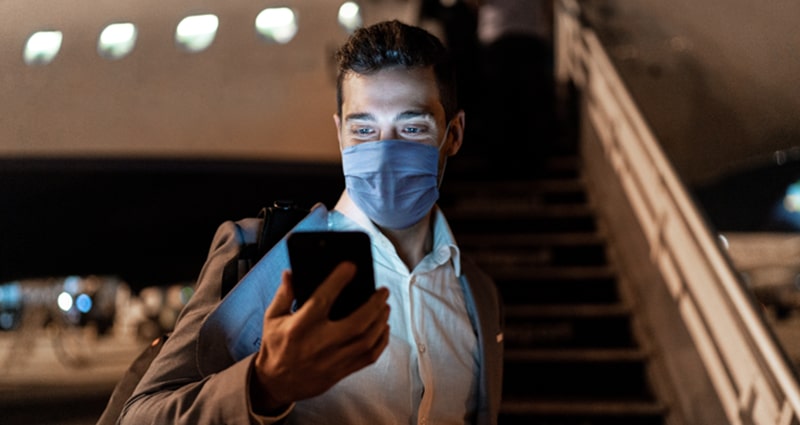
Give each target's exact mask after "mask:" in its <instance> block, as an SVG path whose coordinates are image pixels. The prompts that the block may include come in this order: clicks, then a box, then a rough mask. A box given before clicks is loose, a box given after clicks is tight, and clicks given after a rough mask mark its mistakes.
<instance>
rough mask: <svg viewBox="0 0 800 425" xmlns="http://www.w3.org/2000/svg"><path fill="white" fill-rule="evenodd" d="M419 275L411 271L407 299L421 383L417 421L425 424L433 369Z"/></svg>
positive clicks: (430, 397)
mask: <svg viewBox="0 0 800 425" xmlns="http://www.w3.org/2000/svg"><path fill="white" fill-rule="evenodd" d="M419 279H420V276H419V275H417V274H416V273H412V274H411V277H410V279H409V285H408V288H409V289H408V290H409V300H411V308H410V309H409V310H410V311H411V321H410V323H411V326H410V328H411V329H412V332H413V335H412V336H413V338H414V339H413V341H414V343H415V345H416V356H417V364H418V373H419V379H420V380H421V383H422V395H421V398H420V400H419V410H418V411H417V423H418V424H419V425H426V424H427V423H428V420H429V417H430V413H431V406H432V405H433V396H434V382H433V371H432V368H431V358H430V355H429V349H428V344H429V341H428V333H427V332H426V327H425V322H426V321H425V316H424V311H425V306H424V302H425V299H424V297H423V296H422V291H420V282H419Z"/></svg>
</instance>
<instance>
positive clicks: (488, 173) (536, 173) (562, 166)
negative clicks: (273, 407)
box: [448, 154, 581, 183]
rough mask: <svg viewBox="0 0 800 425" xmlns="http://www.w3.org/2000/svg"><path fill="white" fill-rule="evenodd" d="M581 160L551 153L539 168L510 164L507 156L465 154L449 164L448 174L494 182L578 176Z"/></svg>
mask: <svg viewBox="0 0 800 425" xmlns="http://www.w3.org/2000/svg"><path fill="white" fill-rule="evenodd" d="M580 167H581V160H580V157H579V156H578V155H576V154H564V155H557V156H551V157H548V158H547V159H546V161H545V162H544V164H542V165H541V166H538V167H535V168H536V169H532V168H534V167H519V166H509V161H508V160H507V159H498V158H497V157H494V156H492V155H463V156H459V157H458V158H457V159H456V160H454V161H453V162H452V164H450V165H448V176H450V177H452V180H454V181H455V180H458V181H493V182H499V183H502V182H503V181H505V180H508V179H509V176H512V178H519V177H522V178H531V177H539V178H554V177H563V178H576V177H579V176H580Z"/></svg>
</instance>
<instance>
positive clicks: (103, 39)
mask: <svg viewBox="0 0 800 425" xmlns="http://www.w3.org/2000/svg"><path fill="white" fill-rule="evenodd" d="M136 35H137V31H136V25H134V24H132V23H130V22H123V23H116V24H111V25H109V26H107V27H106V28H105V29H104V30H103V32H101V33H100V39H99V40H97V53H99V54H100V56H102V57H104V58H106V59H120V58H122V57H124V56H125V55H127V54H128V53H130V52H131V50H133V46H134V45H135V44H136Z"/></svg>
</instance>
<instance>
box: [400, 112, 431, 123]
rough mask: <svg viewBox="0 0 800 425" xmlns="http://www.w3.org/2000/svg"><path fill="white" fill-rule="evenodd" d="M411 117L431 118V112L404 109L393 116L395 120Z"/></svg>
mask: <svg viewBox="0 0 800 425" xmlns="http://www.w3.org/2000/svg"><path fill="white" fill-rule="evenodd" d="M411 118H433V114H432V113H430V112H428V111H405V112H401V113H399V114H397V115H396V116H395V117H394V120H395V121H400V120H407V119H411Z"/></svg>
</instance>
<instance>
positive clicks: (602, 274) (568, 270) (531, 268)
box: [476, 258, 616, 284]
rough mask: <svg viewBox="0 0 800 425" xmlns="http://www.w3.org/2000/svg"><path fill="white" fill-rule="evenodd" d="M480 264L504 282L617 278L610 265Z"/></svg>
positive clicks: (534, 282)
mask: <svg viewBox="0 0 800 425" xmlns="http://www.w3.org/2000/svg"><path fill="white" fill-rule="evenodd" d="M476 261H477V262H478V264H481V266H482V267H483V268H484V270H486V272H487V273H489V274H490V275H491V276H492V277H493V278H495V279H498V280H504V281H526V282H530V284H536V283H539V282H548V283H550V282H554V281H555V282H563V281H567V280H586V281H594V280H607V279H614V278H615V277H616V271H615V270H614V268H613V267H611V266H608V265H603V266H570V267H548V266H546V267H541V266H537V265H535V264H534V265H525V264H522V265H515V266H512V267H510V266H506V265H503V266H499V267H493V265H492V264H491V263H487V264H484V263H482V262H481V259H480V258H477V259H476Z"/></svg>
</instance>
